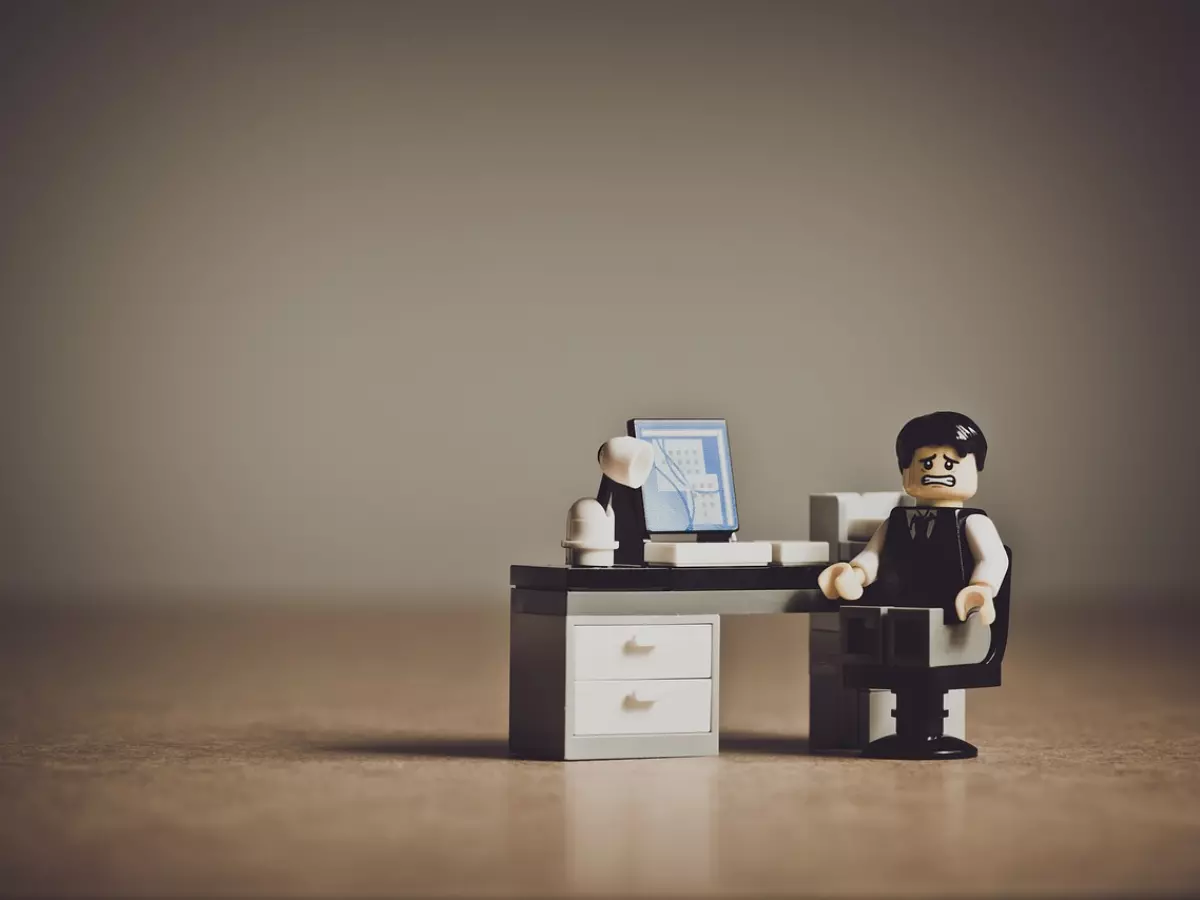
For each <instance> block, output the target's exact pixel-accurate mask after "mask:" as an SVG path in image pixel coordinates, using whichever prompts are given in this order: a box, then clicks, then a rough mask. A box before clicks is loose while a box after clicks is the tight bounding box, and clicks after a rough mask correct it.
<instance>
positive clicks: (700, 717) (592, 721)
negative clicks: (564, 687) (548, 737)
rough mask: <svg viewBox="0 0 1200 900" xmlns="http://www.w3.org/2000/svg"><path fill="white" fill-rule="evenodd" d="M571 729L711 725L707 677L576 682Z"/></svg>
mask: <svg viewBox="0 0 1200 900" xmlns="http://www.w3.org/2000/svg"><path fill="white" fill-rule="evenodd" d="M574 689H575V696H574V701H575V704H574V706H575V734H577V735H586V734H692V733H707V732H709V731H711V730H712V680H711V679H707V678H697V679H689V680H686V681H678V680H664V679H659V680H656V681H577V682H575V688H574Z"/></svg>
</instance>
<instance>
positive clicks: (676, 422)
mask: <svg viewBox="0 0 1200 900" xmlns="http://www.w3.org/2000/svg"><path fill="white" fill-rule="evenodd" d="M633 436H634V437H636V438H640V439H641V440H643V441H647V442H649V443H650V444H652V445H653V446H654V470H653V471H652V472H651V473H650V478H649V479H648V480H647V481H646V484H645V485H643V487H642V504H643V506H644V507H645V510H646V530H647V531H649V532H651V533H652V534H664V533H665V534H676V533H686V532H694V531H736V530H737V527H738V520H737V501H736V500H735V499H734V495H733V463H732V462H731V460H730V458H729V433H728V431H727V430H726V428H725V420H724V419H634V420H633Z"/></svg>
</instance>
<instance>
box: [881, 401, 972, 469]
mask: <svg viewBox="0 0 1200 900" xmlns="http://www.w3.org/2000/svg"><path fill="white" fill-rule="evenodd" d="M922 447H953V448H954V452H955V453H957V454H958V456H959V458H960V459H963V458H965V457H967V456H969V455H970V454H972V453H973V454H975V466H976V468H977V469H978V470H979V471H980V472H982V471H983V463H984V461H985V460H986V459H987V438H985V437H984V436H983V432H982V431H981V430H980V428H979V426H978V425H976V424H975V423H974V422H973V421H971V419H969V418H968V417H967V416H964V415H963V414H962V413H956V412H935V413H929V415H926V416H917V418H915V419H910V420H909V421H908V422H907V423H906V424H905V426H904V427H903V428H901V429H900V433H899V434H898V435H896V463H897V464H898V465H899V466H900V471H901V472H903V471H904V470H905V469H907V468H908V467H909V466H910V465H911V464H912V458H913V454H914V453H916V452H917V451H918V450H919V449H921V448H922Z"/></svg>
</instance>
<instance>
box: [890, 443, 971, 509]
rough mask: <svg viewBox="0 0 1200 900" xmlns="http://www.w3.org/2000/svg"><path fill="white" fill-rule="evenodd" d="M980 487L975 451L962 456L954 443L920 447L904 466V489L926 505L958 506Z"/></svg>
mask: <svg viewBox="0 0 1200 900" xmlns="http://www.w3.org/2000/svg"><path fill="white" fill-rule="evenodd" d="M978 489H979V470H978V469H976V468H975V454H974V453H968V454H967V455H966V457H965V458H964V457H960V456H959V455H958V453H957V451H955V449H954V448H953V447H920V448H918V449H917V452H916V453H914V454H913V458H912V462H910V463H909V464H908V468H907V469H905V470H904V493H906V494H908V495H909V496H910V497H915V498H916V499H917V500H919V501H920V502H921V503H922V504H924V505H926V506H958V505H961V504H962V502H963V501H964V500H969V499H970V498H972V497H974V496H975V491H977V490H978Z"/></svg>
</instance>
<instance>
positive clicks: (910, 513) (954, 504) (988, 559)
mask: <svg viewBox="0 0 1200 900" xmlns="http://www.w3.org/2000/svg"><path fill="white" fill-rule="evenodd" d="M986 457H987V440H986V439H985V438H984V436H983V432H982V431H980V429H979V426H978V425H976V424H975V423H974V422H973V421H971V419H969V418H968V417H967V416H964V415H962V414H961V413H954V412H935V413H930V414H928V415H925V416H919V417H918V418H915V419H913V420H911V421H910V422H908V423H907V424H906V425H905V426H904V427H903V428H902V429H901V430H900V434H899V435H898V436H897V438H896V462H897V464H898V466H899V468H900V472H901V474H902V475H903V479H904V491H905V493H907V494H908V495H910V496H911V497H913V498H914V499H916V501H917V504H918V505H917V506H913V507H896V508H895V509H893V510H892V512H891V515H890V516H889V517H888V518H887V520H885V521H884V522H883V524H881V525H880V526H879V528H878V529H877V530H876V531H875V533H874V535H873V536H872V537H871V540H870V541H869V542H868V543H867V546H866V549H864V550H863V552H861V553H859V554H858V555H857V556H855V557H854V558H853V559H852V560H850V562H848V563H845V562H839V563H835V564H834V565H832V566H829V567H828V568H826V569H825V570H824V571H822V572H821V574H820V576H819V577H818V585H819V586H820V588H821V590H822V591H823V592H824V594H825V596H826V597H828V598H829V599H831V600H834V599H838V598H841V599H842V600H850V601H853V600H859V599H860V598H862V597H863V596H864V591H866V593H867V594H868V602H869V603H871V604H872V605H876V606H908V607H942V608H943V609H944V610H945V614H946V621H948V622H949V621H953V620H954V619H957V620H958V621H960V622H965V621H966V620H967V617H968V616H969V615H971V614H972V613H975V612H976V611H978V614H979V616H980V618H981V619H982V621H983V622H984V624H987V625H990V624H992V622H994V621H995V618H996V610H995V607H994V606H993V598H994V597H995V595H996V593H997V591H999V589H1000V585H1001V584H1002V583H1003V581H1004V576H1005V573H1006V572H1007V571H1008V555H1007V553H1006V552H1005V549H1004V543H1003V542H1002V541H1001V540H1000V535H999V534H998V533H997V531H996V526H995V525H993V524H992V521H991V519H989V518H988V517H987V515H986V514H985V513H984V512H983V510H980V509H973V508H969V507H964V506H963V501H965V500H969V499H970V498H971V497H973V496H974V495H975V491H976V489H977V488H978V484H979V472H981V471H983V465H984V461H985V459H986Z"/></svg>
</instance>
